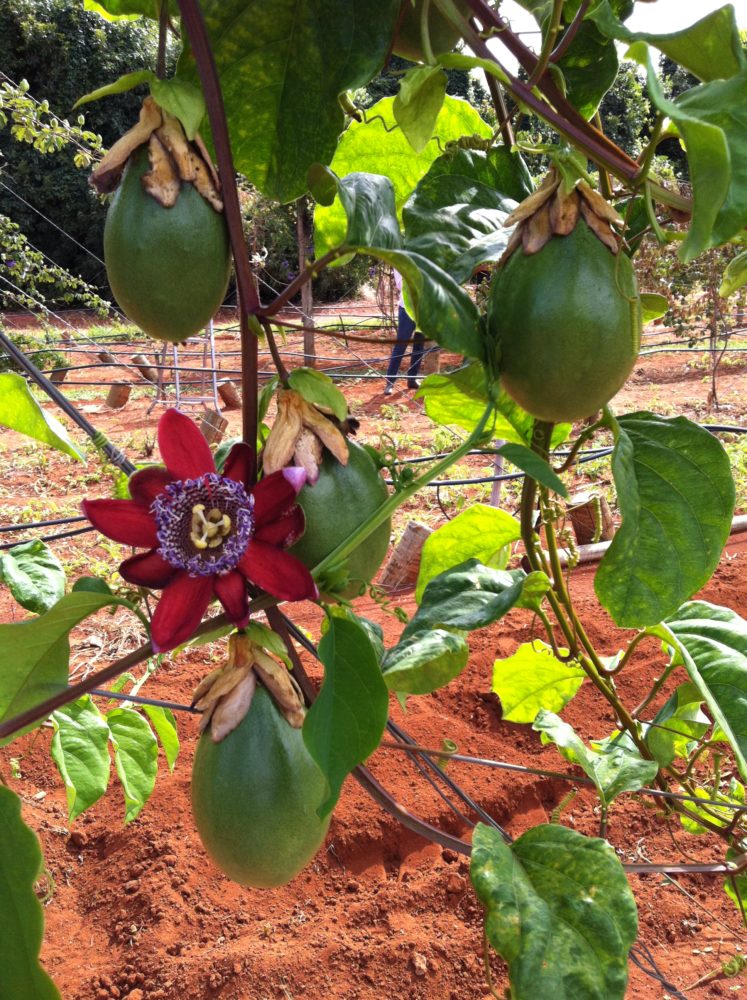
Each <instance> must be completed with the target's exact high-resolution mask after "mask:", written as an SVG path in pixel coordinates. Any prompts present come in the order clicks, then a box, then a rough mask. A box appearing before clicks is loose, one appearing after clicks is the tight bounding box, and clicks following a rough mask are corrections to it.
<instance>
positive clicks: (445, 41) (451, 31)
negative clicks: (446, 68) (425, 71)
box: [392, 0, 472, 62]
mask: <svg viewBox="0 0 747 1000" xmlns="http://www.w3.org/2000/svg"><path fill="white" fill-rule="evenodd" d="M456 5H457V7H458V8H459V11H460V13H462V14H464V16H465V17H470V16H471V13H472V12H471V10H470V8H469V6H468V5H467V4H466V3H465V2H464V0H457V4H456ZM422 11H423V0H414V2H413V0H402V8H401V12H400V16H399V21H398V22H397V34H396V35H395V36H394V41H393V43H392V52H393V53H394V54H395V55H396V56H401V57H402V58H403V59H411V60H412V62H423V60H424V58H425V53H424V52H423V41H422V33H421V30H420V18H421V14H422ZM428 34H429V37H430V43H431V49H432V50H433V54H434V55H438V54H439V53H440V52H451V50H452V49H453V48H454V46H455V45H456V44H457V42H458V41H459V40H460V38H461V37H462V35H461V32H460V31H459V29H458V28H457V27H455V26H454V25H453V24H452V23H451V21H449V19H448V18H447V17H444V15H443V14H442V13H441V11H440V10H439V9H438V7H436V5H435V3H433V2H432V0H431V5H430V8H429V11H428Z"/></svg>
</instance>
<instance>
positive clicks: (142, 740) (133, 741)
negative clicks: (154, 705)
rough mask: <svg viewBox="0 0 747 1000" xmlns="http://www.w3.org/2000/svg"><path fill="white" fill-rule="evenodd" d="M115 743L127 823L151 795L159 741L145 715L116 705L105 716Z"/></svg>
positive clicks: (156, 770)
mask: <svg viewBox="0 0 747 1000" xmlns="http://www.w3.org/2000/svg"><path fill="white" fill-rule="evenodd" d="M106 722H107V725H108V726H109V734H110V737H111V741H112V744H113V746H114V764H115V767H116V768H117V776H118V777H119V780H120V782H121V784H122V790H123V791H124V797H125V823H130V822H131V821H132V820H133V819H135V817H136V816H137V815H138V814H139V812H140V810H141V809H142V808H143V806H144V805H145V803H146V802H147V801H148V799H149V798H150V796H151V793H152V791H153V789H154V788H155V785H156V775H157V774H158V741H157V740H156V738H155V736H154V735H153V730H152V729H151V728H150V726H149V725H148V723H147V722H146V721H145V719H144V718H143V717H142V715H140V714H139V713H138V712H135V711H134V710H133V709H131V708H115V709H114V711H113V712H109V714H108V715H107V717H106Z"/></svg>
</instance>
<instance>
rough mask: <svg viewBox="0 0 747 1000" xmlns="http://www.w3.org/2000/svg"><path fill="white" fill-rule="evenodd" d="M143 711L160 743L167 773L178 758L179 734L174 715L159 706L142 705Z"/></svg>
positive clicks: (172, 768)
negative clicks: (167, 768)
mask: <svg viewBox="0 0 747 1000" xmlns="http://www.w3.org/2000/svg"><path fill="white" fill-rule="evenodd" d="M143 711H144V712H145V714H146V715H147V716H148V718H149V719H150V722H151V725H152V726H153V728H154V729H155V731H156V735H157V736H158V739H159V740H160V741H161V746H162V747H163V752H164V754H165V755H166V763H167V764H168V765H169V771H173V770H174V764H175V763H176V758H177V757H178V756H179V734H178V732H177V729H176V719H175V718H174V713H173V712H172V711H171V709H170V708H162V707H161V706H160V705H143Z"/></svg>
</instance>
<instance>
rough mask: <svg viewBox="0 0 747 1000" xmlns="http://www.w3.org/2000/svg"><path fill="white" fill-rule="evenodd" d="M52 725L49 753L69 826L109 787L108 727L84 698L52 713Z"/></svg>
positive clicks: (89, 701)
mask: <svg viewBox="0 0 747 1000" xmlns="http://www.w3.org/2000/svg"><path fill="white" fill-rule="evenodd" d="M52 724H53V725H54V736H53V737H52V746H51V748H50V753H51V755H52V760H53V761H54V762H55V764H56V765H57V770H58V771H59V772H60V776H61V777H62V780H63V782H64V783H65V793H66V795H67V812H68V816H67V818H68V822H69V823H72V822H73V821H74V820H75V819H76V818H77V817H78V816H80V814H81V813H82V812H84V811H85V810H86V809H88V807H89V806H92V805H93V804H94V802H98V800H99V799H100V798H101V796H102V795H103V794H104V792H105V791H106V789H107V786H108V785H109V770H110V767H111V761H110V759H109V727H108V726H107V724H106V722H105V720H104V717H103V716H102V715H101V713H100V712H99V710H98V708H96V706H95V705H94V703H93V702H92V701H91V699H90V698H89V697H88V696H87V695H86V696H85V697H84V698H79V699H78V700H77V701H73V702H71V703H70V704H69V705H65V706H63V708H60V709H58V710H57V711H56V712H54V713H53V715H52Z"/></svg>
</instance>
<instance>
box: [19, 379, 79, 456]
mask: <svg viewBox="0 0 747 1000" xmlns="http://www.w3.org/2000/svg"><path fill="white" fill-rule="evenodd" d="M0 426H2V427H9V428H10V430H12V431H18V432H19V434H25V435H26V436H27V437H31V438H35V439H36V440H37V441H43V442H44V444H48V445H50V446H51V447H52V448H56V449H57V450H58V451H63V452H64V453H65V454H66V455H70V457H71V458H77V459H79V460H80V461H81V462H82V461H84V458H83V455H82V453H81V452H80V451H79V450H78V448H77V447H76V446H75V445H74V444H73V442H72V441H71V440H70V438H69V437H68V434H67V431H66V430H65V428H64V427H63V426H62V424H61V423H60V422H59V420H57V419H56V418H55V417H53V416H52V415H51V414H49V413H45V412H44V410H42V408H41V406H39V404H38V403H37V401H36V400H35V399H34V397H33V396H32V395H31V391H30V390H29V387H28V385H27V384H26V380H25V379H24V378H23V377H22V376H21V375H18V374H16V373H15V372H3V373H2V374H0Z"/></svg>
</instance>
